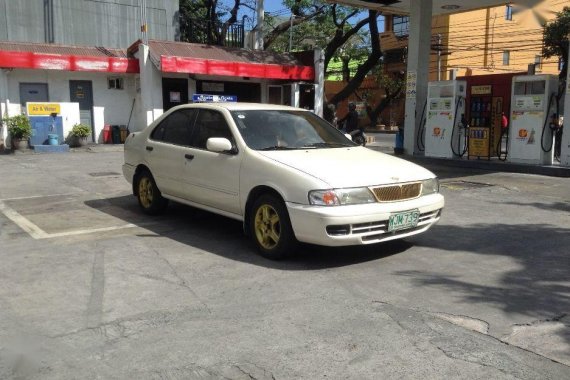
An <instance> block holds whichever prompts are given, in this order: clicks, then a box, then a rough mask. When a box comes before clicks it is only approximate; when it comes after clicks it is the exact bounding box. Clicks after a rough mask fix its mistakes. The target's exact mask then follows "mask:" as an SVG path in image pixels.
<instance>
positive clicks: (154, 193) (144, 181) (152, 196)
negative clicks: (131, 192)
mask: <svg viewBox="0 0 570 380" xmlns="http://www.w3.org/2000/svg"><path fill="white" fill-rule="evenodd" d="M136 178H137V180H136V191H137V192H136V196H137V199H138V201H139V206H140V207H141V209H142V211H143V212H144V213H145V214H148V215H157V214H160V213H161V212H163V211H164V209H165V208H166V206H167V205H168V199H166V198H164V197H163V196H162V194H161V193H160V190H158V187H157V186H156V182H155V181H154V178H153V176H152V174H150V172H149V171H148V170H143V171H142V172H140V173H139V174H138V175H137V177H136Z"/></svg>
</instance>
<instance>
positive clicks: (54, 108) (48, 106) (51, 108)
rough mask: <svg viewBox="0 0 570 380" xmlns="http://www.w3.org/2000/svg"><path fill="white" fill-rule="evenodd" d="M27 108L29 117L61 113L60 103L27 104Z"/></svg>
mask: <svg viewBox="0 0 570 380" xmlns="http://www.w3.org/2000/svg"><path fill="white" fill-rule="evenodd" d="M27 108H28V115H29V116H49V115H51V114H54V113H55V114H57V115H59V114H60V113H61V106H60V105H59V103H27Z"/></svg>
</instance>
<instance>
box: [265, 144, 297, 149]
mask: <svg viewBox="0 0 570 380" xmlns="http://www.w3.org/2000/svg"><path fill="white" fill-rule="evenodd" d="M295 149H299V148H295V147H291V146H282V145H274V146H268V147H265V148H260V149H258V150H295Z"/></svg>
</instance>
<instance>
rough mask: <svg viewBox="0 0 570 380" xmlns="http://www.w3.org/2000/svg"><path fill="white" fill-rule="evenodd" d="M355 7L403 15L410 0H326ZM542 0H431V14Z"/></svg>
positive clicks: (528, 6)
mask: <svg viewBox="0 0 570 380" xmlns="http://www.w3.org/2000/svg"><path fill="white" fill-rule="evenodd" d="M327 1H328V2H329V3H337V4H341V5H347V6H351V7H355V8H368V9H375V10H378V11H381V12H382V13H384V14H397V15H405V14H408V13H410V2H411V1H410V0H327ZM542 2H543V0H516V1H508V0H502V1H501V0H433V9H432V15H434V16H435V15H440V14H448V13H458V12H466V11H472V10H474V9H481V8H487V7H496V6H499V5H505V4H513V5H519V6H521V7H525V8H532V7H533V6H535V5H537V4H540V3H542Z"/></svg>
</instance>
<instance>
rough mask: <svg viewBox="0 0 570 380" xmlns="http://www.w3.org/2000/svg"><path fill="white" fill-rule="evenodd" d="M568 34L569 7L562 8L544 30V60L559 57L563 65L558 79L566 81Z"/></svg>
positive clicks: (569, 24)
mask: <svg viewBox="0 0 570 380" xmlns="http://www.w3.org/2000/svg"><path fill="white" fill-rule="evenodd" d="M568 34H570V7H564V8H563V9H562V11H561V12H558V13H557V14H556V19H555V20H554V21H552V22H550V23H548V24H546V26H545V28H544V51H543V55H544V57H545V58H551V57H559V58H560V59H562V60H563V62H564V65H563V66H562V70H561V71H560V79H561V80H562V81H564V82H565V81H566V75H567V70H568Z"/></svg>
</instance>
